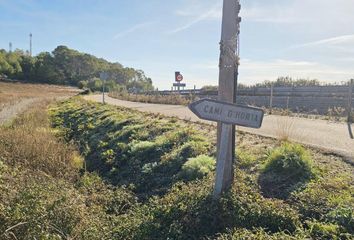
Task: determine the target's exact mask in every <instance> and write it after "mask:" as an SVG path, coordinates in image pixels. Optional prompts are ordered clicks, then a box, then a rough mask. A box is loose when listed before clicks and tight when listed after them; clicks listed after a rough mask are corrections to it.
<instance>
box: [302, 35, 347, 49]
mask: <svg viewBox="0 0 354 240" xmlns="http://www.w3.org/2000/svg"><path fill="white" fill-rule="evenodd" d="M347 43H352V44H354V34H352V35H342V36H337V37H333V38H326V39H322V40H318V41H314V42H309V43H305V44H301V45H299V46H298V47H313V46H322V45H327V46H328V45H332V46H333V45H342V44H347Z"/></svg>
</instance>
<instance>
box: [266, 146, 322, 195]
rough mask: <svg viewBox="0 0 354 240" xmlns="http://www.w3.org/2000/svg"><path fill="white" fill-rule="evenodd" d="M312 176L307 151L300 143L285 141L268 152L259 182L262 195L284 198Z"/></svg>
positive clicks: (310, 162)
mask: <svg viewBox="0 0 354 240" xmlns="http://www.w3.org/2000/svg"><path fill="white" fill-rule="evenodd" d="M314 176H315V171H314V169H313V167H312V159H311V158H310V155H309V153H308V152H307V151H306V150H305V149H304V148H303V147H302V146H301V145H298V144H291V143H288V142H285V143H283V144H282V145H281V146H280V147H278V148H275V149H273V150H271V151H270V152H269V153H268V157H267V162H266V164H265V166H264V169H263V171H262V173H261V175H260V177H259V182H260V185H261V188H262V192H263V194H264V196H266V197H277V198H281V199H286V198H287V197H288V196H289V194H290V193H291V192H292V191H294V190H296V189H298V188H300V187H302V186H303V184H304V183H306V182H308V181H309V180H310V179H311V178H313V177H314Z"/></svg>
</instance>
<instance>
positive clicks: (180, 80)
mask: <svg viewBox="0 0 354 240" xmlns="http://www.w3.org/2000/svg"><path fill="white" fill-rule="evenodd" d="M182 80H183V76H182V74H179V75H177V77H176V81H177V82H182Z"/></svg>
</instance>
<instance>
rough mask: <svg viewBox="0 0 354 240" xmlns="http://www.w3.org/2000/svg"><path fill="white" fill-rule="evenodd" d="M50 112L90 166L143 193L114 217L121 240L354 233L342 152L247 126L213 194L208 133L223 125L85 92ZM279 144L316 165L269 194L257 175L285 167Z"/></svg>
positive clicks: (348, 170) (275, 174)
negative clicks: (228, 174) (225, 182)
mask: <svg viewBox="0 0 354 240" xmlns="http://www.w3.org/2000/svg"><path fill="white" fill-rule="evenodd" d="M50 113H51V117H52V122H53V126H54V127H55V128H56V129H58V131H59V132H58V135H59V136H62V137H64V138H65V139H66V141H68V142H73V143H75V144H77V146H78V147H79V148H80V152H81V154H83V156H84V157H85V159H86V165H87V170H88V171H92V172H97V173H98V175H99V176H101V177H102V178H103V179H105V180H106V181H108V182H109V183H111V184H113V185H115V186H117V187H123V188H129V189H131V190H132V192H133V193H134V194H135V195H136V197H137V199H138V202H139V204H138V207H136V208H131V209H130V210H129V211H128V212H127V213H126V214H123V215H118V216H116V217H115V218H114V223H113V225H114V230H113V231H112V236H113V237H114V238H115V239H167V238H171V239H202V238H211V239H214V238H217V237H219V238H220V239H244V238H242V237H239V238H238V237H237V236H238V233H240V236H247V234H249V236H255V237H256V236H257V237H258V238H264V239H303V238H314V239H335V238H337V239H351V237H352V235H353V229H352V227H351V225H352V224H351V223H352V222H353V217H352V216H353V206H354V203H353V201H354V200H353V199H354V196H353V194H352V192H353V182H354V178H353V173H354V170H353V167H352V166H350V165H348V164H346V163H344V162H343V161H342V160H341V159H340V158H339V157H336V156H332V155H325V154H322V153H321V152H319V151H316V150H313V149H307V150H305V149H303V148H302V147H300V146H298V145H293V144H290V143H289V145H288V146H286V147H285V146H284V145H283V146H282V143H281V141H277V140H272V139H268V138H262V137H259V136H254V135H249V134H245V133H239V134H238V142H239V150H238V152H237V161H236V166H238V167H237V168H236V171H235V183H234V185H233V187H232V189H231V191H230V192H229V193H227V194H225V195H224V196H223V197H222V198H221V199H220V201H217V202H215V201H213V200H212V197H211V194H212V188H213V181H214V171H211V169H212V168H213V164H212V161H210V159H209V158H207V156H211V157H212V156H215V148H214V147H213V146H214V140H212V141H211V140H210V136H212V135H214V134H215V132H213V131H214V130H212V131H210V127H207V126H205V127H204V125H197V124H194V123H189V122H185V121H182V120H177V119H175V118H166V117H162V116H160V115H156V114H146V113H140V112H137V111H134V110H131V109H125V108H120V107H114V106H109V105H102V104H99V103H93V102H88V101H84V100H82V99H81V98H73V99H71V100H69V101H65V102H63V103H61V104H59V105H58V106H57V107H53V108H51V110H50ZM208 138H209V139H208ZM251 146H252V153H251V149H250V147H251ZM278 147H279V149H281V150H279V149H278ZM277 149H278V150H277ZM307 151H308V152H307ZM272 152H273V153H272ZM277 152H278V153H279V152H280V153H281V154H280V155H282V156H291V157H289V158H288V157H286V159H288V160H289V159H290V162H292V160H291V159H293V158H292V157H293V156H294V159H295V163H296V164H300V165H301V166H303V167H304V168H302V170H306V169H307V166H309V175H306V176H309V177H308V178H307V177H306V178H302V177H301V179H297V177H298V176H295V175H294V176H289V179H287V180H289V182H290V183H291V186H290V188H285V190H284V189H283V190H284V191H282V192H286V194H284V195H282V196H281V197H280V199H276V198H272V197H271V196H263V192H262V187H261V184H259V181H260V180H261V179H262V176H263V175H264V174H269V176H268V177H269V179H273V178H277V179H281V177H282V176H284V175H286V174H285V173H284V172H283V170H284V169H280V170H281V171H278V170H279V168H278V166H279V165H278V164H272V163H271V162H273V163H275V162H276V161H277V159H278V160H279V158H278V156H279V154H277ZM269 153H270V154H269ZM310 158H312V160H309V159H310ZM196 159H197V160H196ZM272 159H273V160H272ZM274 159H275V160H274ZM280 159H282V158H280ZM283 160H284V159H282V161H283ZM297 160H299V161H297ZM302 161H303V162H304V164H303V165H302ZM310 161H311V163H310ZM285 162H287V161H285ZM267 163H268V165H267ZM283 163H284V161H283ZM287 163H289V162H287ZM307 163H309V164H307ZM296 164H295V165H296ZM290 165H291V164H290ZM265 166H266V167H265ZM313 168H315V170H316V171H315V172H313V171H312V169H313ZM285 170H286V171H287V170H289V169H287V168H285ZM338 172H341V173H342V174H341V175H338ZM300 173H301V174H302V172H301V171H300ZM301 174H300V175H301ZM312 174H314V175H315V177H312ZM334 178H335V179H334ZM303 180H304V181H303ZM330 180H332V181H330ZM294 183H295V185H296V187H293V186H294ZM274 184H277V183H274ZM269 187H272V186H271V185H270V186H269ZM273 187H277V186H273ZM289 189H290V190H289ZM332 189H333V190H334V192H335V194H332V192H331V190H332ZM288 190H289V191H288Z"/></svg>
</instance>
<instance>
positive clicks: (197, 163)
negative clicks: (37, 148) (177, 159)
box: [180, 155, 215, 180]
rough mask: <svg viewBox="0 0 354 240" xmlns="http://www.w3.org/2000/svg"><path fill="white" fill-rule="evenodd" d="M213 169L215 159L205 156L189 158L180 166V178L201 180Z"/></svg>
mask: <svg viewBox="0 0 354 240" xmlns="http://www.w3.org/2000/svg"><path fill="white" fill-rule="evenodd" d="M214 169H215V159H214V158H212V157H209V156H206V155H200V156H198V157H195V158H189V159H188V161H187V162H185V163H184V164H183V166H182V171H181V172H180V177H181V178H182V179H186V180H194V179H198V178H203V177H204V176H206V175H207V174H209V173H211V172H212V171H213V170H214Z"/></svg>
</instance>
